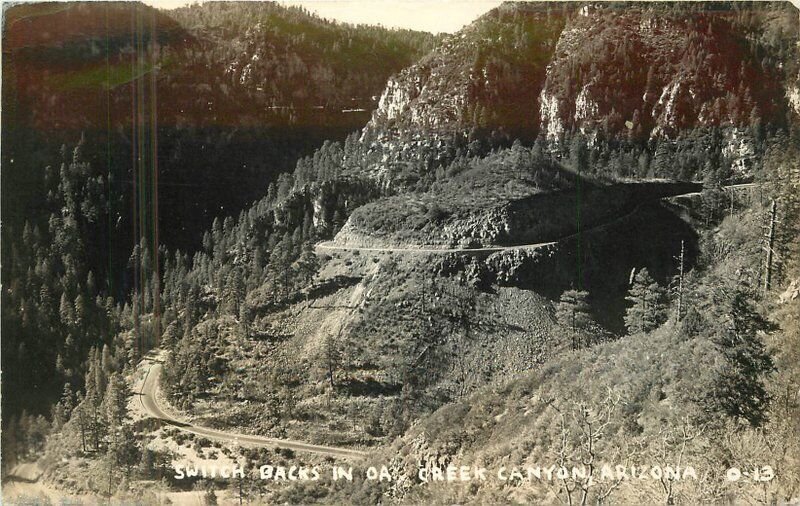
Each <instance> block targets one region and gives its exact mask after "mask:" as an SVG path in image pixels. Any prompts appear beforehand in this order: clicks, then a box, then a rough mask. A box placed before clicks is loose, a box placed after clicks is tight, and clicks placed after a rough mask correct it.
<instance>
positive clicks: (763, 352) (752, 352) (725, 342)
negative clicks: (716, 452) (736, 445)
mask: <svg viewBox="0 0 800 506" xmlns="http://www.w3.org/2000/svg"><path fill="white" fill-rule="evenodd" d="M775 328H776V327H775V325H774V324H772V323H771V322H769V321H767V320H766V319H764V317H762V316H761V315H760V314H758V313H757V312H756V311H755V309H754V308H753V306H752V304H751V303H750V302H749V300H748V297H747V294H746V293H744V292H742V291H737V292H736V293H735V294H734V296H733V299H732V301H731V304H730V308H729V310H728V314H727V318H726V321H725V322H724V323H723V326H722V328H720V329H718V331H717V332H716V335H715V336H714V338H713V342H714V345H715V346H716V348H717V350H718V351H719V353H720V354H721V355H722V357H723V358H724V361H723V363H722V364H721V365H720V366H719V368H718V370H717V371H716V374H714V380H713V381H714V383H713V385H712V388H711V389H710V391H709V393H708V395H707V397H706V399H705V400H706V405H707V406H708V407H709V408H710V409H711V410H712V411H717V412H721V413H723V414H725V415H727V416H729V417H731V418H735V419H741V420H745V421H747V422H748V423H750V424H751V425H753V426H755V427H758V426H761V425H763V423H764V422H765V421H766V412H767V405H768V403H769V393H768V392H767V388H766V386H765V384H764V377H765V375H766V374H768V373H770V372H771V371H772V370H773V369H774V364H773V361H772V357H771V355H770V354H769V352H768V351H767V349H766V347H765V346H764V343H763V341H762V340H761V337H760V336H759V335H758V334H759V332H769V331H772V330H775Z"/></svg>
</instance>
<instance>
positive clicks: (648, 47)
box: [361, 3, 800, 178]
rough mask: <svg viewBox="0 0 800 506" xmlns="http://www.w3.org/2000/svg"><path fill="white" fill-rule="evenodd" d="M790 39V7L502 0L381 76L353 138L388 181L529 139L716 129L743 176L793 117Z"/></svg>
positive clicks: (629, 138)
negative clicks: (383, 80) (761, 142)
mask: <svg viewBox="0 0 800 506" xmlns="http://www.w3.org/2000/svg"><path fill="white" fill-rule="evenodd" d="M797 37H798V16H797V12H796V9H794V8H793V7H792V6H791V5H789V4H786V5H780V4H769V5H755V4H743V5H736V6H732V7H729V8H720V7H719V6H718V5H712V4H698V5H694V6H691V7H690V6H685V5H679V4H668V5H659V6H647V5H634V6H630V5H626V6H619V5H616V6H615V5H601V4H597V5H584V6H580V7H579V8H573V7H572V6H555V5H552V4H550V5H546V4H513V3H508V4H504V5H502V6H501V7H499V8H498V9H495V10H493V11H491V12H489V13H488V14H486V15H485V16H483V17H482V18H480V19H478V20H477V21H476V22H474V23H473V24H472V25H470V26H468V27H466V28H465V29H464V30H462V31H461V32H459V33H457V34H455V35H453V36H451V37H450V38H448V39H447V40H446V41H445V42H444V43H443V44H442V45H441V46H440V47H439V48H437V49H436V50H434V51H433V52H432V53H431V54H429V55H428V56H427V57H425V58H424V59H423V60H421V61H420V62H419V63H418V64H416V65H414V66H412V67H410V68H408V69H406V70H404V71H403V72H401V73H400V74H398V75H396V76H394V77H393V78H392V79H390V81H389V83H388V85H387V87H386V89H385V91H384V93H383V95H382V96H381V98H380V101H379V104H378V108H377V110H376V111H375V112H374V113H373V115H372V118H371V120H370V122H369V124H368V125H367V126H366V128H365V129H364V130H363V134H362V136H361V140H362V141H363V142H364V143H366V144H367V145H368V146H369V149H370V151H371V153H373V154H374V157H373V159H372V160H371V163H370V164H369V167H370V169H371V170H372V171H374V172H375V173H377V174H380V175H381V177H384V178H386V177H391V172H392V170H391V168H392V166H396V165H397V164H403V163H409V162H423V163H422V164H421V165H422V171H423V172H424V171H425V168H428V169H430V167H431V166H435V165H437V164H441V163H442V162H443V161H446V160H448V159H451V158H452V157H453V156H454V155H455V154H457V153H459V152H463V153H470V154H473V153H480V152H482V150H483V151H485V150H486V149H488V148H490V147H494V146H497V145H503V144H504V143H506V142H509V141H510V140H513V139H514V138H521V139H522V140H523V141H527V142H532V141H533V139H535V138H536V136H537V135H539V134H540V133H541V134H542V136H543V137H544V138H545V139H546V140H547V141H548V144H549V145H550V146H551V147H561V148H564V149H566V146H564V145H563V143H564V141H565V135H566V136H569V135H570V134H572V133H573V132H575V131H581V132H583V133H585V134H586V135H587V136H588V138H589V142H590V144H591V143H593V142H595V140H596V139H597V138H601V139H605V140H609V139H610V140H613V141H615V142H633V143H638V144H639V145H642V146H644V145H647V144H648V143H649V142H650V141H652V140H658V139H667V140H675V139H679V138H681V136H684V135H686V133H687V132H690V131H692V130H694V129H714V128H718V129H719V130H720V131H721V133H722V136H723V137H724V148H723V149H724V152H725V155H726V156H731V157H732V159H733V160H732V164H733V166H734V168H739V169H740V170H744V169H745V168H746V166H747V159H748V157H752V156H754V150H755V147H754V144H755V143H756V142H757V137H758V135H759V134H758V133H757V132H758V130H759V129H761V128H763V127H765V126H772V127H775V126H781V125H784V124H785V123H786V114H787V112H788V111H790V110H794V111H795V112H796V111H798V108H800V105H798V104H800V98H798V96H800V95H798V92H797V86H796V84H795V77H796V75H797V69H796V66H797V61H796V42H797ZM754 132H755V133H754ZM408 148H413V154H411V155H409V154H408V152H410V151H412V149H408Z"/></svg>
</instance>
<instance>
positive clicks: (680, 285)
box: [678, 240, 684, 321]
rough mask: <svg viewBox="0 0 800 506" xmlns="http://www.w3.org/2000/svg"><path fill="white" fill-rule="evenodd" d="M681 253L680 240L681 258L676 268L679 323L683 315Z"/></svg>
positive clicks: (682, 245)
mask: <svg viewBox="0 0 800 506" xmlns="http://www.w3.org/2000/svg"><path fill="white" fill-rule="evenodd" d="M683 253H684V241H683V240H681V256H680V260H679V267H678V321H680V319H681V315H683V266H684V263H683V258H684V256H683Z"/></svg>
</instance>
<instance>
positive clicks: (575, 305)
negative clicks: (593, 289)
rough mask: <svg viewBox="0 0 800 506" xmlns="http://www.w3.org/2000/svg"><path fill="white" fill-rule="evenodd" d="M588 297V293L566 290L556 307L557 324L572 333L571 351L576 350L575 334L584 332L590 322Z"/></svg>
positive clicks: (576, 337)
mask: <svg viewBox="0 0 800 506" xmlns="http://www.w3.org/2000/svg"><path fill="white" fill-rule="evenodd" d="M588 297H589V292H586V291H582V290H580V291H579V290H567V291H565V292H564V293H562V294H561V298H560V299H559V301H558V304H557V305H556V319H557V320H558V323H559V324H561V325H562V326H564V327H566V328H568V329H570V330H571V331H572V349H577V348H578V342H577V339H578V336H577V333H578V332H580V331H581V330H585V329H586V328H587V327H588V326H589V325H590V324H591V322H592V317H591V315H590V314H589V303H588V302H587V301H586V300H587V298H588Z"/></svg>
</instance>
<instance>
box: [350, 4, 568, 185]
mask: <svg viewBox="0 0 800 506" xmlns="http://www.w3.org/2000/svg"><path fill="white" fill-rule="evenodd" d="M567 11H568V9H567V8H563V9H562V8H561V7H557V6H554V5H548V4H529V3H519V4H513V3H509V4H504V5H502V6H500V7H499V8H497V9H494V10H493V11H491V12H489V13H488V14H486V15H485V16H483V17H482V18H480V19H479V20H477V21H476V22H474V23H473V24H471V25H470V26H467V27H465V28H464V29H463V30H462V31H460V32H458V33H456V34H454V35H452V36H450V37H448V38H447V39H446V40H445V41H444V42H443V43H442V44H441V45H440V46H439V47H438V48H436V49H435V50H434V51H432V52H431V53H430V54H428V55H427V56H426V57H425V58H423V59H422V60H421V61H420V62H419V63H417V64H415V65H413V66H411V67H409V68H407V69H405V70H403V71H402V72H400V73H399V74H398V75H396V76H394V77H392V78H391V79H390V80H389V82H388V84H387V86H386V89H385V90H384V92H383V94H382V95H381V97H380V100H379V102H378V107H377V109H376V110H375V112H374V113H373V115H372V118H371V120H370V122H369V123H368V124H367V126H366V127H365V128H364V130H363V133H362V135H361V141H362V142H363V143H365V144H366V146H367V147H368V150H369V152H370V154H371V155H372V157H371V160H370V164H369V167H370V169H371V170H372V171H373V172H374V173H376V174H378V175H380V176H381V177H386V175H387V173H390V172H391V170H392V167H394V166H396V165H397V164H402V163H405V162H417V163H419V162H422V166H423V169H424V168H430V167H432V166H435V165H437V164H441V163H442V162H444V161H447V160H449V159H452V157H453V156H454V155H456V153H458V152H470V153H477V152H482V151H483V150H485V148H486V147H487V145H488V143H491V141H492V139H494V140H495V141H497V142H500V143H502V142H504V141H505V142H509V143H510V141H511V140H513V139H514V138H527V139H532V138H535V136H536V134H537V133H538V122H537V121H536V120H535V118H536V117H538V110H539V104H538V102H537V99H536V97H537V95H538V93H539V90H540V87H541V84H542V83H543V82H544V77H545V66H546V64H547V62H548V61H549V60H550V55H551V54H552V51H553V49H554V48H555V45H556V41H557V39H558V35H559V33H560V32H561V29H562V27H563V23H564V19H565V12H567ZM409 148H413V149H409ZM409 153H410V154H409Z"/></svg>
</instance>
